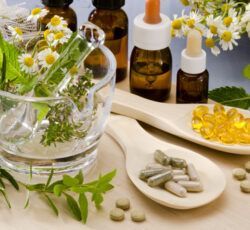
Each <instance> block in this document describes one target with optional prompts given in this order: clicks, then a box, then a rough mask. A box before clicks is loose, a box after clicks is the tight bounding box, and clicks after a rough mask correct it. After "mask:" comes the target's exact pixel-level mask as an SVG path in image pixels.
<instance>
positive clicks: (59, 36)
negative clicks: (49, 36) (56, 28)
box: [55, 31, 64, 40]
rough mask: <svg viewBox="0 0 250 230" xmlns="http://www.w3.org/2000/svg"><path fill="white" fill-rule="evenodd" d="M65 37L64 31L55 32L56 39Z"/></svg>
mask: <svg viewBox="0 0 250 230" xmlns="http://www.w3.org/2000/svg"><path fill="white" fill-rule="evenodd" d="M63 37H64V33H63V32H62V31H60V32H58V33H56V34H55V39H56V40H59V39H61V38H63Z"/></svg>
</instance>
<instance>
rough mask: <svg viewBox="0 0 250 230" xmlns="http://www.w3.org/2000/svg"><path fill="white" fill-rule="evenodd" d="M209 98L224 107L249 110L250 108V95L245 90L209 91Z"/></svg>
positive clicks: (231, 88)
mask: <svg viewBox="0 0 250 230" xmlns="http://www.w3.org/2000/svg"><path fill="white" fill-rule="evenodd" d="M209 98H210V99H212V100H214V101H216V102H219V103H221V104H223V105H228V106H232V107H238V108H242V109H248V108H249V107H250V95H248V94H247V93H246V91H245V90H244V89H243V88H238V87H234V86H233V87H229V86H226V87H221V88H217V89H214V90H211V91H209Z"/></svg>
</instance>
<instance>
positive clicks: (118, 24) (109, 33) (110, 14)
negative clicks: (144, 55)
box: [85, 0, 128, 82]
mask: <svg viewBox="0 0 250 230" xmlns="http://www.w3.org/2000/svg"><path fill="white" fill-rule="evenodd" d="M92 3H93V5H94V6H95V7H96V9H94V10H93V11H92V12H91V13H90V15H89V21H90V22H92V23H94V24H96V25H97V26H99V27H100V28H101V29H103V30H104V32H105V34H106V39H105V45H106V46H107V47H108V48H109V49H110V50H111V51H112V52H113V54H114V55H115V57H116V61H117V70H116V82H119V81H122V80H123V79H125V78H126V76H127V64H128V63H127V62H128V17H127V15H126V13H125V12H124V11H123V10H122V9H121V7H122V6H124V4H125V0H92ZM103 60H104V59H103V58H102V55H100V52H98V51H95V52H93V53H92V55H90V56H89V58H88V59H87V60H86V62H85V65H86V66H92V67H91V68H92V69H94V70H95V69H99V70H100V65H101V64H102V63H101V62H102V61H103ZM103 64H104V63H103ZM95 65H96V67H97V65H98V67H97V68H94V66H95Z"/></svg>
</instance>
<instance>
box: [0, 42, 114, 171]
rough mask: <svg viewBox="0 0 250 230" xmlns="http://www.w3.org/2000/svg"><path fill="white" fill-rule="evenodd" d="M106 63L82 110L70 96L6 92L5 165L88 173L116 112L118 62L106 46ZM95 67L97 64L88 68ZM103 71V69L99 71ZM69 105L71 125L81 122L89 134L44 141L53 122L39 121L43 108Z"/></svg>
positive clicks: (0, 147)
mask: <svg viewBox="0 0 250 230" xmlns="http://www.w3.org/2000/svg"><path fill="white" fill-rule="evenodd" d="M99 49H100V50H101V52H102V63H101V64H100V65H96V66H93V68H94V70H93V74H94V80H93V82H94V85H93V86H92V87H91V88H90V90H88V92H87V95H86V102H85V104H84V108H83V110H82V111H79V110H78V107H77V106H76V104H75V103H74V102H73V101H72V100H70V99H69V98H66V97H55V98H52V97H51V98H48V97H43V98H42V97H25V96H17V95H14V94H11V93H7V92H4V91H0V157H1V158H0V160H1V165H2V166H3V167H7V168H9V169H11V170H14V171H16V172H18V173H24V174H29V173H30V171H31V170H32V173H33V174H39V175H47V174H49V173H50V171H51V169H52V168H53V169H54V173H55V174H64V173H73V172H75V171H78V170H80V169H81V170H83V172H87V171H88V170H89V169H90V168H91V167H92V166H93V165H94V163H95V161H96V158H97V146H98V142H99V140H100V138H101V136H102V134H103V132H104V128H105V124H106V122H107V118H108V116H109V114H110V110H111V104H112V96H113V92H114V87H115V71H116V61H115V57H114V55H113V54H112V53H111V52H110V51H109V49H108V48H106V47H105V46H103V45H100V47H99ZM88 68H92V66H88ZM98 68H100V71H98ZM56 105H59V106H60V105H64V106H68V107H69V108H70V110H71V111H72V112H71V116H70V118H69V120H70V122H72V123H75V122H78V123H79V122H80V123H79V124H80V125H79V126H78V127H77V129H79V131H83V132H84V135H82V136H80V137H78V138H73V139H71V140H70V141H67V142H62V143H60V142H57V143H56V144H52V145H49V146H45V145H43V144H42V143H41V140H42V137H43V135H44V131H45V129H46V128H47V127H48V124H49V121H48V120H46V119H43V120H38V117H39V116H37V113H38V110H37V108H40V107H41V106H56Z"/></svg>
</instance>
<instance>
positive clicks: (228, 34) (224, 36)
mask: <svg viewBox="0 0 250 230" xmlns="http://www.w3.org/2000/svg"><path fill="white" fill-rule="evenodd" d="M221 39H222V40H224V41H225V42H230V41H231V40H232V33H231V32H230V31H225V32H223V34H222V35H221Z"/></svg>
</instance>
